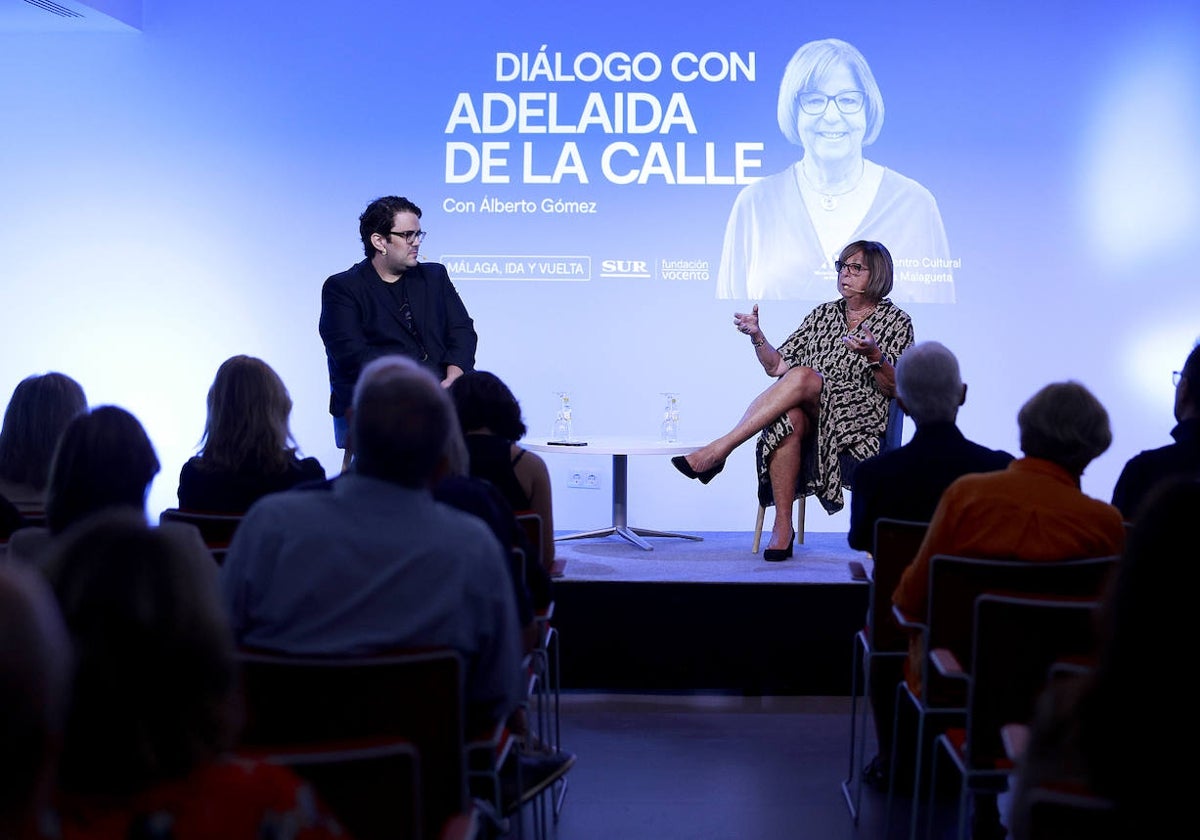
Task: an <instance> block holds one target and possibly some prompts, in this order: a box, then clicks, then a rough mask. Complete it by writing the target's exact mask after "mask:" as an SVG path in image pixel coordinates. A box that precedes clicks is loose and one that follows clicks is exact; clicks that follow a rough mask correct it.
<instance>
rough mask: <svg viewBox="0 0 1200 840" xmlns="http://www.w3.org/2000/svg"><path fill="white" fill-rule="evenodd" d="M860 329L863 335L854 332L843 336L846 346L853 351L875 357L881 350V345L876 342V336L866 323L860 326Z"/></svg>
mask: <svg viewBox="0 0 1200 840" xmlns="http://www.w3.org/2000/svg"><path fill="white" fill-rule="evenodd" d="M859 330H860V331H861V332H862V335H861V336H857V335H854V334H853V333H852V334H850V335H847V336H845V337H843V338H842V341H844V342H846V346H847V347H848V348H850V352H851V353H857V354H858V355H860V356H866V357H867V358H868V359H870V358H874V357H875V355H876V353H877V351H878V350H879V345H878V344H876V342H875V336H874V335H873V334H872V333H871V331H870V330H869V329H868V328H867V326H866V324H864V325H862V326H861V327H859Z"/></svg>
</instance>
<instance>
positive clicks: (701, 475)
mask: <svg viewBox="0 0 1200 840" xmlns="http://www.w3.org/2000/svg"><path fill="white" fill-rule="evenodd" d="M671 463H672V464H673V465H674V466H675V469H677V470H679V471H680V472H681V473H683V474H684V475H686V476H687V477H688V478H698V479H700V483H701V484H708V482H710V481H712V480H713V478H714V477H715V476H716V475H717V474H718V473H719V472H721V470H723V469H725V462H724V461H718V462H717V463H715V464H713V465H712V466H711V467H709V468H708V469H706V470H704V471H702V472H696V471H695V470H694V469H692V465H691V464H689V463H688V462H687V457H686V456H684V455H676V456H675V457H674V458H672V459H671Z"/></svg>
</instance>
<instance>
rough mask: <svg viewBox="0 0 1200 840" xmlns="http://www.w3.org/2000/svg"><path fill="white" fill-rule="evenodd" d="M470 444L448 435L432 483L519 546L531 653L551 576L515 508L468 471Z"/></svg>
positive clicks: (514, 560)
mask: <svg viewBox="0 0 1200 840" xmlns="http://www.w3.org/2000/svg"><path fill="white" fill-rule="evenodd" d="M467 457H468V456H467V447H466V444H465V443H464V442H463V437H462V435H461V434H459V432H458V429H457V428H451V430H450V433H449V434H448V435H447V438H446V458H445V462H444V467H443V469H442V471H441V473H440V474H439V477H438V478H437V480H436V481H435V483H434V485H433V498H434V499H436V500H437V501H439V502H444V503H445V504H448V505H450V506H451V507H454V508H458V509H459V510H461V511H464V512H466V513H469V514H471V515H472V516H476V517H478V518H479V519H481V520H483V522H484V524H486V525H487V526H488V529H489V530H490V531H491V532H492V534H493V535H495V537H496V539H497V540H499V541H500V545H502V546H505V547H506V548H509V549H520V550H521V551H520V556H517V554H516V552H515V551H511V550H510V551H509V552H508V556H509V571H510V572H511V575H510V577H511V578H512V581H513V595H514V597H515V599H516V604H517V619H518V621H519V622H520V625H521V628H522V635H523V637H524V639H525V652H526V653H528V652H529V651H530V650H532V649H533V647H534V646H535V645H536V643H537V627H536V625H535V623H534V610H538V611H541V610H544V609H545V608H546V607H548V606H549V605H550V601H551V600H552V598H551V593H550V575H549V573H548V572H547V571H546V570H545V569H544V568H542V565H541V563H540V562H538V559H537V558H536V557H534V556H533V550H532V548H531V546H530V545H529V540H528V538H527V537H526V536H525V532H524V530H522V528H521V525H520V523H519V522H518V521H517V518H516V515H515V514H514V513H513V509H512V507H511V506H509V504H508V501H507V500H506V499H505V498H504V496H503V494H501V492H500V491H499V490H498V489H497V488H496V486H495V485H493V484H492V483H491V482H490V481H485V480H484V479H482V478H476V477H475V476H472V475H468V474H467ZM334 480H335V481H336V479H334Z"/></svg>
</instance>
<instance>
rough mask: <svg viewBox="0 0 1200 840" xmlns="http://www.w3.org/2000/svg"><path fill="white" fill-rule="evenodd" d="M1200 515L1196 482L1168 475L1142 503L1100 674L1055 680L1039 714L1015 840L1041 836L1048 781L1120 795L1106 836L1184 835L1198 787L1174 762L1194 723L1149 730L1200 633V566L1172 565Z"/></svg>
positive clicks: (1104, 613)
mask: <svg viewBox="0 0 1200 840" xmlns="http://www.w3.org/2000/svg"><path fill="white" fill-rule="evenodd" d="M1197 510H1200V482H1197V481H1196V480H1195V479H1168V480H1167V481H1166V482H1164V483H1163V484H1161V485H1159V487H1157V488H1156V490H1155V491H1153V492H1152V493H1151V494H1150V496H1149V497H1148V498H1147V500H1146V503H1145V505H1144V506H1143V507H1142V508H1141V512H1140V515H1139V517H1138V523H1137V527H1136V528H1135V529H1133V531H1132V533H1131V535H1130V541H1129V545H1128V546H1127V548H1126V551H1125V554H1124V556H1123V557H1122V558H1121V565H1120V566H1119V568H1118V570H1117V575H1116V578H1115V581H1114V584H1113V586H1112V587H1111V588H1110V590H1109V592H1108V596H1107V598H1106V599H1105V601H1104V604H1103V606H1102V609H1101V614H1100V616H1101V624H1100V651H1099V655H1098V657H1097V661H1096V666H1095V668H1094V670H1093V671H1092V672H1091V673H1090V674H1088V675H1086V676H1084V677H1082V678H1079V679H1075V680H1070V679H1056V680H1055V681H1054V682H1052V683H1051V684H1050V686H1049V687H1048V688H1047V691H1046V692H1045V693H1044V694H1043V696H1042V699H1041V702H1040V704H1039V707H1038V710H1037V712H1036V714H1035V717H1034V721H1033V725H1032V727H1031V731H1030V736H1029V740H1028V744H1027V746H1026V749H1025V752H1024V754H1023V756H1022V758H1021V760H1020V762H1019V764H1018V772H1017V778H1016V785H1015V787H1014V795H1013V807H1012V814H1011V821H1010V827H1011V834H1012V836H1013V837H1014V838H1016V840H1026V838H1028V837H1030V836H1031V834H1030V829H1031V826H1030V816H1031V812H1030V793H1031V791H1032V789H1034V788H1036V787H1038V786H1045V787H1051V788H1057V789H1060V790H1066V791H1067V792H1071V793H1080V792H1082V793H1089V794H1092V795H1095V796H1100V797H1103V798H1106V799H1108V800H1110V801H1111V802H1112V803H1113V805H1114V806H1115V810H1114V813H1113V814H1112V816H1111V818H1109V819H1108V820H1107V822H1108V823H1109V825H1110V826H1111V832H1109V833H1106V835H1105V836H1111V837H1173V836H1176V835H1177V834H1179V833H1180V831H1181V830H1180V829H1179V827H1178V826H1179V818H1180V816H1179V813H1178V811H1177V808H1176V807H1174V806H1178V805H1179V804H1180V803H1183V802H1184V801H1185V798H1186V797H1187V796H1188V795H1189V794H1190V793H1191V792H1192V789H1193V788H1194V784H1195V783H1194V779H1193V777H1192V776H1191V774H1190V773H1187V772H1178V771H1177V770H1175V769H1173V767H1174V765H1173V761H1172V760H1171V758H1175V759H1183V760H1186V758H1187V757H1188V756H1191V755H1194V754H1195V752H1196V750H1197V746H1198V744H1197V738H1196V734H1195V730H1193V729H1192V728H1191V727H1190V726H1189V725H1187V724H1186V722H1184V723H1183V725H1181V726H1175V725H1172V723H1171V722H1169V721H1167V722H1165V723H1166V726H1167V727H1169V732H1159V731H1151V730H1148V729H1147V728H1146V723H1147V719H1146V718H1147V712H1148V711H1150V709H1151V708H1152V706H1151V703H1153V702H1154V701H1153V700H1152V699H1151V698H1150V697H1149V696H1148V694H1147V693H1148V692H1154V691H1155V689H1156V688H1163V687H1165V686H1167V685H1169V684H1171V683H1167V682H1165V681H1164V677H1165V678H1168V679H1170V678H1171V677H1178V676H1180V675H1181V674H1182V673H1184V672H1185V671H1186V668H1187V665H1186V663H1185V662H1181V659H1180V648H1179V646H1178V645H1177V644H1176V643H1175V642H1177V641H1178V640H1180V639H1185V638H1190V637H1191V635H1192V634H1191V627H1190V624H1191V619H1190V618H1188V615H1189V613H1190V610H1191V608H1192V606H1193V604H1192V598H1193V597H1194V593H1195V591H1196V586H1195V584H1196V569H1197V567H1196V565H1195V564H1194V563H1172V562H1164V561H1169V560H1171V559H1172V558H1175V557H1176V556H1177V555H1178V552H1179V547H1180V546H1186V545H1191V544H1192V543H1193V541H1194V539H1195V536H1194V533H1193V522H1194V520H1195V516H1196V511H1197ZM1168 566H1169V568H1168ZM1181 665H1182V669H1181V667H1180V666H1181ZM1165 702H1167V703H1170V702H1171V701H1170V700H1169V699H1168V700H1166V701H1165ZM1168 742H1169V743H1168ZM1169 756H1170V757H1169ZM1042 836H1045V835H1042Z"/></svg>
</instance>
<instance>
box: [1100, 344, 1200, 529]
mask: <svg viewBox="0 0 1200 840" xmlns="http://www.w3.org/2000/svg"><path fill="white" fill-rule="evenodd" d="M1175 420H1176V421H1178V422H1177V424H1176V426H1175V428H1174V429H1172V430H1171V437H1173V438H1175V443H1172V444H1169V445H1168V446H1163V447H1161V448H1159V449H1148V450H1146V451H1145V452H1142V453H1141V454H1139V455H1135V456H1133V458H1131V459H1130V460H1129V463H1127V464H1126V465H1125V469H1123V470H1121V475H1120V477H1119V478H1118V479H1117V486H1116V487H1115V488H1114V489H1113V499H1112V503H1113V504H1114V505H1116V506H1117V507H1118V508H1119V509H1120V511H1121V513H1122V514H1124V516H1125V519H1126V520H1128V521H1130V522H1133V521H1135V520H1136V518H1137V512H1138V508H1139V506H1140V505H1141V504H1142V501H1143V500H1144V499H1145V498H1146V496H1147V495H1149V493H1150V491H1151V490H1152V489H1153V488H1154V486H1155V485H1156V484H1158V483H1159V482H1160V481H1162V480H1163V479H1165V478H1169V477H1175V476H1188V477H1193V478H1195V477H1200V344H1197V345H1196V346H1195V347H1193V348H1192V352H1191V353H1189V354H1188V357H1187V360H1186V361H1184V363H1183V370H1180V371H1176V373H1175Z"/></svg>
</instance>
